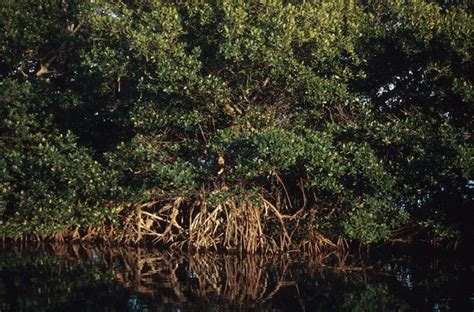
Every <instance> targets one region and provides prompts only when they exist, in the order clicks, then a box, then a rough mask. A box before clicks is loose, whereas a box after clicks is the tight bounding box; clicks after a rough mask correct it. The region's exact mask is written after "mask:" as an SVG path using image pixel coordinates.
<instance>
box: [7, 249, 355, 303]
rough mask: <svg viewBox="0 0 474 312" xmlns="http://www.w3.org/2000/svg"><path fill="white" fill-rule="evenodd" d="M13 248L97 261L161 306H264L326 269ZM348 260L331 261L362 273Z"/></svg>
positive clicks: (212, 257)
mask: <svg viewBox="0 0 474 312" xmlns="http://www.w3.org/2000/svg"><path fill="white" fill-rule="evenodd" d="M12 247H13V251H17V252H25V251H26V252H45V251H46V252H48V253H53V254H54V255H57V256H60V257H62V258H66V259H68V260H74V261H81V262H82V261H84V262H89V263H94V264H95V265H97V266H99V267H102V268H107V269H110V270H111V272H112V273H113V275H114V277H115V278H116V280H117V281H118V282H120V283H121V284H122V285H123V286H124V287H126V288H129V289H132V290H134V291H136V292H138V293H141V294H146V295H150V296H153V297H154V298H155V299H156V300H159V301H160V302H163V303H176V302H181V303H185V302H190V301H196V299H199V300H207V299H206V298H220V299H223V300H225V301H227V302H229V303H235V304H240V303H246V302H252V303H256V304H264V303H266V302H268V301H269V300H270V299H271V298H273V297H274V296H275V295H276V294H277V293H279V291H280V290H282V289H283V288H288V287H290V288H293V289H294V290H295V292H296V293H297V294H299V289H298V279H299V278H301V277H303V278H307V277H308V276H313V277H314V274H318V272H321V271H320V269H321V268H323V267H325V265H324V264H323V263H321V262H319V259H318V257H309V256H307V257H306V256H301V255H299V256H298V259H297V261H295V259H294V257H292V256H291V254H290V255H288V254H286V255H281V256H275V255H267V256H265V255H253V256H250V255H249V256H237V255H222V254H216V253H204V254H200V253H193V254H183V253H179V252H175V253H171V252H168V251H157V250H147V249H141V248H133V247H128V248H116V247H112V246H105V245H91V246H85V245H79V244H60V243H52V244H41V243H39V244H37V246H36V247H32V245H31V244H24V245H13V246H12ZM32 249H33V250H32ZM345 257H346V254H341V255H339V254H338V253H335V254H334V257H332V258H334V259H332V260H330V261H329V262H332V263H334V265H335V266H336V267H333V268H334V269H342V270H346V269H348V270H351V269H358V270H361V269H360V268H351V267H346V266H345V265H344V264H342V267H339V265H340V263H339V262H340V261H341V259H344V260H345ZM301 264H303V265H301ZM59 269H60V268H59ZM300 282H301V281H300Z"/></svg>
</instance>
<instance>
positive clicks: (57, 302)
mask: <svg viewBox="0 0 474 312" xmlns="http://www.w3.org/2000/svg"><path fill="white" fill-rule="evenodd" d="M370 259H371V260H370V261H369V262H367V261H365V263H364V262H361V260H360V259H359V260H357V261H356V260H349V259H346V261H345V264H342V259H337V258H335V259H332V260H330V261H327V262H325V264H324V265H323V264H321V263H320V262H317V261H315V260H314V259H311V258H304V257H297V258H296V259H295V257H290V256H288V255H286V256H281V257H264V256H253V257H244V258H242V257H237V256H230V255H216V254H201V255H199V254H194V255H187V254H173V253H168V252H165V251H159V250H146V249H126V248H112V247H97V246H96V247H90V246H89V247H85V246H80V245H48V246H45V245H41V246H35V247H33V246H26V247H25V246H22V247H18V246H16V247H9V248H5V247H4V248H3V249H2V250H0V311H248V310H250V311H473V310H474V287H473V284H474V279H473V276H474V275H473V270H474V267H473V265H472V262H471V260H470V259H469V258H468V257H454V256H449V257H448V256H443V255H437V256H435V255H427V254H426V253H420V254H418V255H413V254H412V255H406V254H402V255H400V254H398V255H391V256H387V253H379V254H378V255H372V256H371V258H370ZM374 259H375V260H374ZM348 262H350V264H351V265H350V266H348Z"/></svg>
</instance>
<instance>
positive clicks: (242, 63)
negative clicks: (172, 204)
mask: <svg viewBox="0 0 474 312" xmlns="http://www.w3.org/2000/svg"><path fill="white" fill-rule="evenodd" d="M297 2H298V3H297ZM471 10H472V8H471V7H468V6H466V5H462V4H446V3H445V2H444V1H443V2H441V1H440V2H439V3H437V2H436V1H409V2H407V1H390V2H383V1H342V0H341V1H308V2H304V3H299V1H276V0H267V1H260V2H258V3H257V2H252V1H250V2H246V3H243V4H235V3H234V2H231V1H219V2H217V4H216V3H211V2H209V3H207V2H204V3H199V4H197V3H191V2H187V1H184V2H183V3H181V4H175V3H173V2H171V1H164V0H163V1H159V0H147V1H141V2H136V1H117V2H113V1H91V2H88V1H61V2H59V1H57V2H55V1H53V2H46V1H44V2H43V1H13V0H6V1H2V3H1V4H0V117H1V121H0V122H1V123H0V156H1V157H0V214H1V216H2V217H1V221H0V230H1V233H2V234H4V235H8V236H16V235H19V234H23V233H35V234H36V233H38V234H51V233H54V232H57V231H60V230H61V229H63V228H66V227H70V226H88V225H93V224H102V223H103V222H104V220H109V221H110V222H114V221H117V220H119V219H118V212H117V211H118V209H114V207H119V206H123V205H130V204H132V205H133V204H138V203H146V202H152V201H155V200H157V199H165V198H167V197H169V198H171V197H173V196H183V197H185V198H187V200H188V202H192V200H193V199H196V200H197V199H198V198H202V196H204V197H205V198H207V200H208V201H209V203H210V205H211V206H212V205H213V204H214V205H217V204H218V202H219V201H225V200H229V199H231V200H233V201H235V202H237V203H238V202H239V201H246V202H248V201H251V202H254V203H255V204H256V205H259V203H260V200H261V198H262V197H264V198H266V199H267V200H270V201H271V202H273V203H279V207H281V209H283V210H285V211H288V212H289V213H293V212H295V211H297V210H298V209H299V208H303V209H306V210H310V211H314V212H315V213H314V218H312V219H311V220H306V221H307V224H306V225H304V226H306V227H311V228H317V229H318V231H320V232H321V233H322V234H323V235H324V236H326V237H329V238H331V239H336V238H337V237H344V238H346V239H350V240H355V241H359V242H363V243H372V242H378V241H385V240H387V239H389V238H391V237H393V235H394V233H395V231H397V230H399V229H401V228H402V227H404V226H405V225H407V224H411V225H413V224H415V225H417V226H419V227H422V228H424V229H425V232H426V233H427V234H434V235H436V236H437V237H438V238H449V237H454V236H456V235H459V234H462V233H464V232H465V231H466V229H467V230H469V226H468V227H463V226H462V224H463V222H464V224H467V225H469V222H471V221H470V219H469V218H470V217H472V211H470V210H469V209H468V208H469V204H470V203H472V186H471V187H469V186H468V183H469V181H472V179H473V178H474V173H473V169H474V166H473V163H474V161H473V153H474V148H473V145H472V130H473V127H472V126H473V119H472V117H473V110H474V109H473V98H474V88H473V85H472V72H474V68H473V61H472V50H473V42H474V40H473V39H474V38H473V32H474V27H473V26H474V25H473V18H472V14H471V12H472V11H471ZM285 194H286V195H285ZM118 222H120V221H118ZM302 226H303V225H302ZM300 234H301V235H304V231H302V232H301V233H300ZM464 234H466V233H464Z"/></svg>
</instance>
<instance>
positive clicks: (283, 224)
mask: <svg viewBox="0 0 474 312" xmlns="http://www.w3.org/2000/svg"><path fill="white" fill-rule="evenodd" d="M279 206H280V205H275V204H272V203H271V202H270V201H269V200H267V199H265V198H264V197H263V196H260V200H259V201H258V204H256V203H255V201H245V200H227V201H222V202H220V203H218V204H216V205H213V206H211V205H210V204H209V202H208V201H207V200H206V198H205V196H204V195H202V196H199V197H198V198H197V199H194V200H192V201H190V200H187V199H186V198H184V197H181V196H176V197H174V198H168V199H164V200H156V201H150V202H146V203H140V204H134V205H125V206H123V207H121V208H119V209H117V211H118V212H119V215H120V218H121V220H120V221H119V223H118V224H119V225H114V224H112V223H106V222H104V223H103V224H101V225H99V226H88V227H85V228H84V227H73V228H67V229H65V230H63V231H61V232H57V233H54V234H53V235H50V236H49V237H48V238H49V239H50V240H53V241H58V242H62V241H64V240H70V241H85V242H87V241H102V242H106V243H114V244H123V245H155V246H166V247H168V248H170V249H171V250H181V251H202V250H212V251H227V252H232V253H239V254H257V253H259V254H275V253H284V252H286V253H287V252H290V253H291V252H303V253H306V254H317V255H323V254H326V255H330V254H331V253H334V252H338V253H341V252H342V251H344V250H346V249H347V244H346V242H345V241H344V240H342V239H340V240H338V241H337V242H333V241H331V240H330V239H328V238H326V237H324V236H323V235H322V234H321V233H320V232H318V231H317V230H316V228H315V226H314V224H313V223H312V222H311V220H313V219H312V218H313V216H314V214H315V209H313V210H311V209H304V208H303V209H299V210H296V211H295V212H294V213H289V212H288V211H286V212H285V213H284V212H283V211H282V210H283V209H281V208H280V207H279ZM39 239H41V238H39Z"/></svg>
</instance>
